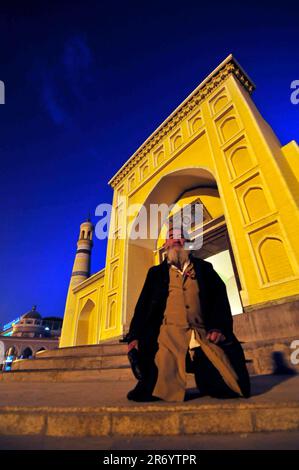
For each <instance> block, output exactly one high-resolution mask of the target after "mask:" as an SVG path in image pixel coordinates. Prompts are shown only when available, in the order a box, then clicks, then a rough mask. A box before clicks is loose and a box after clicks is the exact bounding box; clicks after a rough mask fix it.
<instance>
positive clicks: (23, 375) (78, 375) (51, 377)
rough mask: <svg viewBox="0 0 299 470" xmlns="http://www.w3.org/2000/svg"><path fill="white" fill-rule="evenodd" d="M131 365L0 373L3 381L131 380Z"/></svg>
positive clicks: (0, 379) (0, 378)
mask: <svg viewBox="0 0 299 470" xmlns="http://www.w3.org/2000/svg"><path fill="white" fill-rule="evenodd" d="M132 375H133V373H132V370H131V367H130V366H122V367H115V368H112V367H109V368H107V369H103V368H102V369H39V370H34V369H27V370H15V371H10V372H2V373H0V381H3V382H84V381H94V380H95V381H99V380H100V381H101V380H103V381H105V380H115V381H119V380H131V379H132Z"/></svg>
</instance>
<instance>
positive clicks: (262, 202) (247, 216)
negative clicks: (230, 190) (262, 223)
mask: <svg viewBox="0 0 299 470" xmlns="http://www.w3.org/2000/svg"><path fill="white" fill-rule="evenodd" d="M236 193H237V196H238V200H239V204H240V207H241V210H242V214H243V217H244V221H245V223H249V222H254V221H256V220H258V219H261V218H262V217H265V216H267V215H269V214H270V213H271V207H270V204H269V202H268V200H267V196H266V194H265V190H264V187H263V182H262V180H261V177H260V175H258V174H256V175H253V176H252V177H251V178H249V179H248V180H246V181H245V182H243V183H241V184H240V185H238V186H237V187H236Z"/></svg>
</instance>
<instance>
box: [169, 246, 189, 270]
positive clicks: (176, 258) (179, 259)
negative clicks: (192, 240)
mask: <svg viewBox="0 0 299 470" xmlns="http://www.w3.org/2000/svg"><path fill="white" fill-rule="evenodd" d="M189 254H190V253H189V250H185V248H184V247H183V246H181V245H180V244H179V243H177V244H173V245H172V246H170V247H168V248H167V250H166V256H167V259H168V261H169V262H170V263H172V264H174V265H175V266H177V267H178V268H180V269H182V267H183V266H184V263H185V261H187V259H188V258H189Z"/></svg>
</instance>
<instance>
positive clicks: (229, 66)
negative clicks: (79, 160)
mask: <svg viewBox="0 0 299 470" xmlns="http://www.w3.org/2000/svg"><path fill="white" fill-rule="evenodd" d="M229 75H234V76H235V77H236V78H237V79H238V80H239V82H240V83H241V84H242V85H243V86H244V88H245V89H246V90H247V91H248V92H249V93H252V92H253V90H254V89H255V85H254V83H253V82H252V81H251V80H250V78H249V77H248V75H247V74H246V73H245V72H244V70H243V69H242V68H241V66H240V65H239V64H238V62H237V61H236V60H235V58H234V57H233V56H232V55H229V56H228V57H227V59H225V60H224V61H223V62H222V63H221V64H220V65H219V66H218V67H217V68H216V69H215V70H214V71H213V72H212V73H211V74H210V75H209V76H208V77H207V78H206V79H205V80H204V81H203V82H202V83H201V84H200V85H198V87H197V88H196V89H195V90H194V91H193V92H192V93H191V94H190V95H189V96H188V97H187V98H186V99H185V101H183V102H182V103H181V105H180V106H178V108H176V109H175V110H174V111H173V113H172V114H170V116H169V117H168V118H167V119H166V120H165V121H164V122H163V123H162V124H161V125H160V126H159V127H158V128H157V129H156V130H155V131H154V132H153V133H152V134H151V135H150V136H149V137H148V139H147V140H146V141H145V142H144V143H143V144H142V145H141V146H140V147H139V149H137V151H136V152H135V153H134V154H133V155H132V156H131V157H130V158H129V159H128V160H127V162H126V163H125V164H124V165H123V166H122V167H121V168H120V169H119V170H118V172H117V173H116V174H115V175H114V176H113V177H112V178H111V179H110V180H109V182H108V184H109V185H110V186H111V187H112V188H114V187H115V186H117V185H118V184H119V183H120V182H121V181H122V180H123V178H124V177H125V176H126V175H127V174H128V173H130V171H131V170H132V169H133V168H135V167H136V165H137V164H138V163H139V162H140V161H141V160H142V159H143V158H144V157H145V156H146V155H147V154H148V153H149V152H150V151H151V150H152V149H153V148H154V147H156V146H157V145H158V144H159V143H160V141H161V140H162V139H163V138H164V137H165V136H166V135H168V134H169V133H170V132H171V131H172V130H173V129H174V128H175V127H176V126H177V125H178V124H179V123H180V122H181V121H182V120H183V119H184V118H186V117H187V116H188V115H189V114H190V113H191V112H192V111H193V110H194V108H195V107H196V106H198V105H199V104H200V103H201V102H202V101H204V100H205V99H206V98H207V97H208V96H209V95H211V93H212V92H213V91H214V90H215V89H216V88H217V87H218V86H219V85H220V84H221V83H222V82H223V81H224V80H226V79H227V77H228V76H229Z"/></svg>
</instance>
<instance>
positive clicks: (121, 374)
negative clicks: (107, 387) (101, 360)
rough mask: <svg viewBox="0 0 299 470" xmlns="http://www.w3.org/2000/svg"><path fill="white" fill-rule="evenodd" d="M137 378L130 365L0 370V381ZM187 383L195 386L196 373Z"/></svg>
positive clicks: (75, 380) (85, 380)
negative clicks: (93, 367)
mask: <svg viewBox="0 0 299 470" xmlns="http://www.w3.org/2000/svg"><path fill="white" fill-rule="evenodd" d="M111 380H113V381H116V382H118V381H132V380H135V377H134V375H133V372H132V369H131V367H130V366H129V365H124V366H121V367H114V368H113V367H108V368H106V369H104V368H102V369H39V370H34V369H28V370H15V371H10V372H0V382H29V383H30V382H93V381H111ZM187 383H188V385H190V386H192V387H193V386H194V375H193V374H187Z"/></svg>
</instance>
